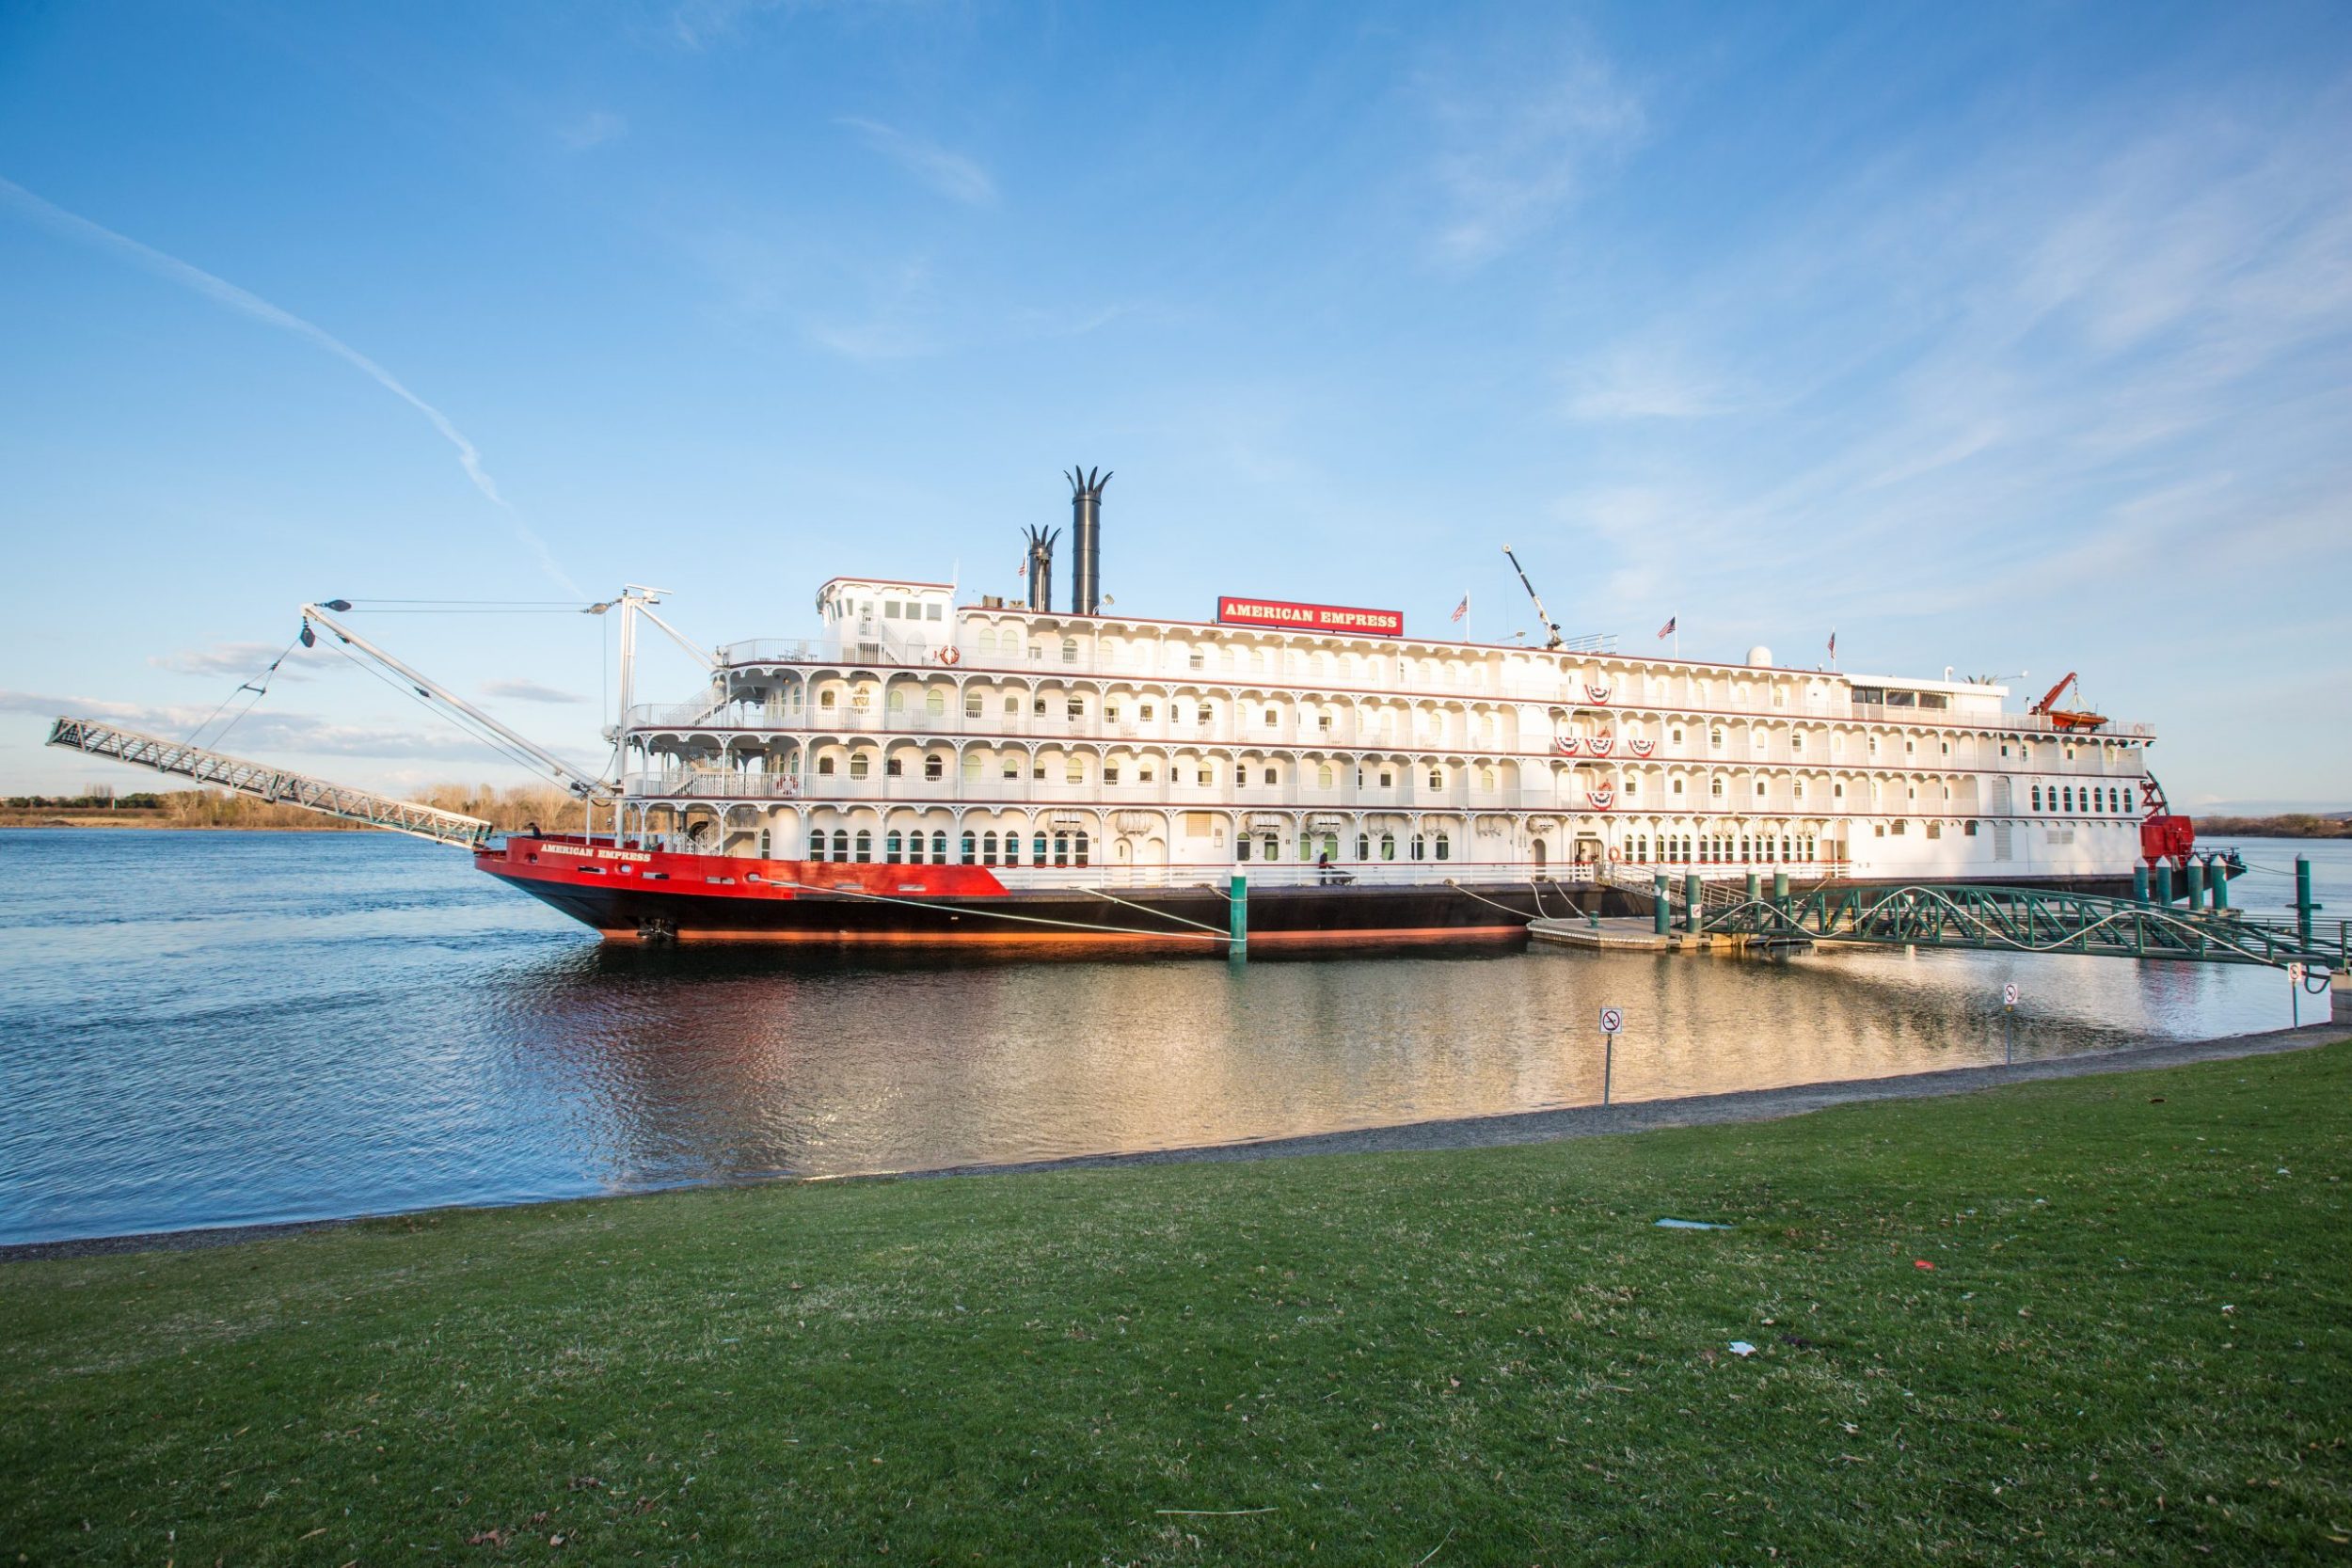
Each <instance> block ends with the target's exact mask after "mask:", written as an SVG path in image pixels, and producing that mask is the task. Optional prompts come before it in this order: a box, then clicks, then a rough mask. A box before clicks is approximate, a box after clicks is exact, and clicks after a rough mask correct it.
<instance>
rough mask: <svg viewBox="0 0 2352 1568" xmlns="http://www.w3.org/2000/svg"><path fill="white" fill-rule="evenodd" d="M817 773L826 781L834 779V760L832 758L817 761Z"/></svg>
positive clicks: (819, 758)
mask: <svg viewBox="0 0 2352 1568" xmlns="http://www.w3.org/2000/svg"><path fill="white" fill-rule="evenodd" d="M817 773H818V777H819V778H826V779H830V778H832V777H833V758H831V757H818V759H817Z"/></svg>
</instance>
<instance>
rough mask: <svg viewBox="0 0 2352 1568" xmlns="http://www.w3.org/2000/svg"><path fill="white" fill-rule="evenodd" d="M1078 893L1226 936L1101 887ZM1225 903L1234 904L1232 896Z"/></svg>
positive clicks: (1197, 922) (1210, 928)
mask: <svg viewBox="0 0 2352 1568" xmlns="http://www.w3.org/2000/svg"><path fill="white" fill-rule="evenodd" d="M1078 891H1079V892H1081V893H1090V894H1092V895H1094V896H1095V897H1097V898H1108V899H1110V901H1111V902H1112V903H1114V904H1117V905H1120V906H1121V907H1122V908H1125V909H1130V910H1133V911H1136V913H1138V914H1149V915H1156V916H1158V917H1159V918H1160V919H1162V920H1172V921H1174V922H1176V924H1178V925H1179V926H1190V927H1194V928H1195V929H1197V930H1202V931H1206V932H1208V933H1209V934H1210V935H1211V936H1214V937H1224V936H1225V935H1226V933H1225V932H1223V931H1220V930H1218V929H1217V928H1216V927H1214V926H1211V925H1208V924H1206V923H1204V922H1202V921H1199V920H1187V919H1186V918H1185V917H1184V916H1183V915H1181V914H1174V913H1171V912H1170V911H1167V910H1155V909H1152V908H1151V907H1149V906H1148V905H1144V904H1131V903H1128V902H1127V900H1126V899H1124V898H1120V897H1118V896H1116V895H1112V894H1109V893H1105V892H1104V891H1103V890H1102V889H1101V888H1099V887H1089V888H1080V889H1079V890H1078ZM1225 901H1226V902H1227V903H1229V904H1230V903H1232V901H1233V900H1232V895H1230V894H1229V895H1226V900H1225Z"/></svg>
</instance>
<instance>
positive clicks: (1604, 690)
mask: <svg viewBox="0 0 2352 1568" xmlns="http://www.w3.org/2000/svg"><path fill="white" fill-rule="evenodd" d="M1609 691H1610V689H1609V688H1608V687H1605V686H1588V687H1586V688H1585V689H1584V695H1586V696H1587V697H1590V698H1591V699H1592V700H1593V701H1595V702H1597V703H1605V702H1607V701H1608V700H1609Z"/></svg>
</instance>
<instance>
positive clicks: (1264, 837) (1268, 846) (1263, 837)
mask: <svg viewBox="0 0 2352 1568" xmlns="http://www.w3.org/2000/svg"><path fill="white" fill-rule="evenodd" d="M1258 847H1259V848H1260V849H1262V850H1263V851H1264V852H1265V858H1266V859H1267V860H1270V861H1271V860H1279V859H1280V858H1281V855H1282V835H1281V834H1279V833H1261V834H1259V835H1258Z"/></svg>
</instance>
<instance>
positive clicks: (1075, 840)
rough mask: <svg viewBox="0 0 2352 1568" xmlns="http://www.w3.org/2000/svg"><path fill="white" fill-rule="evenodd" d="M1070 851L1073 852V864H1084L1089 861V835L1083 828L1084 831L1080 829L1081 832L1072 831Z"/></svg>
mask: <svg viewBox="0 0 2352 1568" xmlns="http://www.w3.org/2000/svg"><path fill="white" fill-rule="evenodd" d="M1070 852H1071V855H1072V856H1073V864H1077V865H1084V864H1086V863H1087V835H1086V833H1085V832H1084V831H1083V830H1082V831H1080V832H1074V833H1072V834H1071V835H1070Z"/></svg>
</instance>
